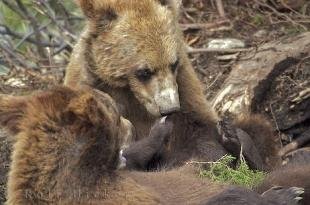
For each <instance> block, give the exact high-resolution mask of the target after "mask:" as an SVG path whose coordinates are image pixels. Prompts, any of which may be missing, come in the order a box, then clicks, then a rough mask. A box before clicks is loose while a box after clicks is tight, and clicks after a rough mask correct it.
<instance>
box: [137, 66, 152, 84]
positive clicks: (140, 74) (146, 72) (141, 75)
mask: <svg viewBox="0 0 310 205" xmlns="http://www.w3.org/2000/svg"><path fill="white" fill-rule="evenodd" d="M135 74H136V77H137V78H138V79H139V80H140V81H141V82H145V81H147V80H149V79H151V77H152V75H153V74H154V72H152V71H151V70H150V69H148V68H144V69H140V70H137V71H136V73H135Z"/></svg>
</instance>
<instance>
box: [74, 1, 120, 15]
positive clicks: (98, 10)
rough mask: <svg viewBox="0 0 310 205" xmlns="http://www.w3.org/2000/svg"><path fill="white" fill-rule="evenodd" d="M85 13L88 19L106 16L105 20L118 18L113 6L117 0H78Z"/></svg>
mask: <svg viewBox="0 0 310 205" xmlns="http://www.w3.org/2000/svg"><path fill="white" fill-rule="evenodd" d="M77 1H78V4H79V6H80V7H81V9H82V11H83V13H84V15H85V16H86V17H87V18H88V19H92V20H96V19H100V20H102V18H105V20H113V19H116V17H117V15H116V13H115V10H114V9H113V7H114V6H115V3H116V0H77Z"/></svg>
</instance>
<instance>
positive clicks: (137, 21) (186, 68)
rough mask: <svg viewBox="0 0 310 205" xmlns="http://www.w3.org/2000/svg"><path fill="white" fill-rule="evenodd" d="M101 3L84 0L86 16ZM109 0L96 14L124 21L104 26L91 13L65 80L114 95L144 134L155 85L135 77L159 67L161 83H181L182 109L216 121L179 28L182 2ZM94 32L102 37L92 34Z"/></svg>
mask: <svg viewBox="0 0 310 205" xmlns="http://www.w3.org/2000/svg"><path fill="white" fill-rule="evenodd" d="M96 2H101V1H80V5H81V7H82V9H83V11H84V13H85V15H87V13H90V11H89V10H88V9H89V8H88V7H87V5H93V7H96V6H98V4H97V3H96ZM109 2H114V3H111V4H110V3H109ZM109 2H107V3H104V5H100V6H99V7H98V8H97V7H96V9H95V11H97V10H98V11H100V12H98V13H97V14H98V15H99V16H100V15H101V16H103V15H104V14H105V13H106V12H105V11H106V9H111V10H113V11H114V12H115V13H116V15H118V18H122V19H124V20H122V21H119V20H115V21H113V20H112V21H111V22H110V23H109V24H108V26H105V27H104V28H100V26H98V25H99V24H100V21H98V20H97V18H94V17H91V16H89V17H88V23H87V27H86V29H85V31H84V32H83V34H82V35H81V38H80V40H79V42H78V43H77V45H76V47H75V49H74V51H73V54H72V58H71V60H70V63H69V65H68V67H67V73H66V77H65V84H66V85H69V86H77V85H79V84H88V85H91V86H93V87H97V88H99V89H101V90H103V91H105V92H107V93H109V94H110V95H111V96H112V97H113V98H114V99H115V100H116V102H118V103H119V104H121V108H123V109H121V111H122V114H123V115H124V116H125V117H126V118H128V119H129V120H130V121H131V122H132V123H133V124H134V126H135V127H136V128H138V130H139V132H141V133H138V135H137V136H138V138H140V137H141V136H144V135H145V134H147V133H148V131H149V129H150V125H151V124H153V123H154V121H155V119H156V117H157V116H154V115H153V114H150V113H149V112H148V111H147V110H146V108H145V106H146V103H147V101H148V100H149V98H151V96H148V93H152V90H153V89H154V86H153V84H152V83H151V82H150V83H146V84H141V83H140V82H138V81H137V80H136V79H135V78H134V76H133V75H132V73H133V72H134V71H136V70H137V69H138V68H139V67H143V66H144V65H146V64H147V65H148V66H149V67H150V69H152V70H154V71H156V74H155V76H154V78H156V81H157V80H158V81H159V82H162V78H163V77H164V76H171V78H170V80H171V82H172V81H175V82H176V83H177V86H178V92H179V98H180V104H181V110H182V112H184V113H186V115H190V116H192V117H194V118H195V119H197V120H198V121H199V122H202V123H206V124H214V123H215V122H216V121H217V119H218V118H217V115H216V114H215V112H214V111H213V109H212V108H211V107H210V106H209V105H208V102H207V101H206V100H205V96H204V95H203V92H202V91H203V89H202V84H201V82H200V81H199V80H198V78H197V76H196V74H195V72H194V70H193V68H192V66H191V64H190V62H189V59H188V57H187V54H186V49H185V45H184V42H183V40H182V33H181V31H180V29H179V26H178V22H177V21H178V15H177V13H178V7H179V6H180V5H179V4H180V1H177V0H172V1H169V2H170V3H169V5H172V7H167V6H162V5H160V3H159V1H156V0H142V1H141V0H129V1H109ZM92 3H94V4H92ZM93 7H92V8H93ZM92 13H95V12H94V11H92ZM125 15H126V16H125ZM98 27H99V28H98ZM100 29H101V30H100ZM94 35H95V36H97V35H98V37H97V38H93V36H94ZM122 35H123V36H122ZM177 58H179V66H178V69H177V73H176V74H175V75H176V76H174V74H173V73H171V71H170V68H169V65H170V64H171V63H173V62H174V61H175V60H176V59H177ZM154 81H155V80H154Z"/></svg>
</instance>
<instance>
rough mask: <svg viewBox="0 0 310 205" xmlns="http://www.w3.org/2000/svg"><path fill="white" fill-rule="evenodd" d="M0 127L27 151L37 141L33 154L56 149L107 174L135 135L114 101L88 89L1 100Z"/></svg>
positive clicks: (39, 93) (116, 165)
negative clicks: (102, 169) (93, 165)
mask: <svg viewBox="0 0 310 205" xmlns="http://www.w3.org/2000/svg"><path fill="white" fill-rule="evenodd" d="M0 125H1V127H4V128H5V129H6V130H7V131H8V133H9V134H11V135H13V136H14V137H13V140H16V141H19V142H20V141H26V143H28V142H29V146H30V144H31V142H32V141H36V140H37V141H36V143H37V145H36V146H33V147H34V148H35V149H38V147H40V146H42V149H43V150H48V149H49V147H55V146H56V147H57V148H56V149H59V150H61V149H63V150H68V151H66V152H65V154H64V157H68V158H69V157H71V159H77V160H81V161H84V162H86V163H89V161H92V162H97V164H98V165H100V164H101V165H100V166H104V167H105V168H107V169H116V168H117V167H118V166H119V163H121V161H119V160H118V159H119V150H120V149H121V146H122V145H124V144H125V143H127V141H131V139H129V138H130V137H131V135H132V133H131V128H132V127H131V126H132V125H131V123H130V122H129V121H128V120H126V119H124V118H123V117H121V116H120V114H119V112H118V109H117V107H116V104H115V102H114V101H113V99H112V98H111V97H110V96H109V95H107V94H105V93H102V92H100V91H98V90H94V89H91V88H88V87H84V88H82V89H79V90H73V89H70V88H67V87H63V86H59V87H56V88H53V89H51V90H48V91H40V92H37V93H35V94H33V95H29V96H8V95H0ZM55 139H56V140H55ZM39 142H40V143H39ZM44 144H45V145H44ZM30 147H31V146H30ZM40 149H41V148H40ZM70 150H71V151H70ZM90 150H91V151H90ZM34 152H35V151H34ZM37 152H42V151H37ZM43 153H45V151H43ZM45 154H46V155H48V154H49V153H45ZM84 155H85V156H84ZM46 157H47V156H46ZM86 158H87V159H86Z"/></svg>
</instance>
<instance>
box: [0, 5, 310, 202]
mask: <svg viewBox="0 0 310 205" xmlns="http://www.w3.org/2000/svg"><path fill="white" fill-rule="evenodd" d="M212 2H213V3H212ZM247 2H252V1H241V0H240V1H224V2H223V3H224V9H225V16H226V20H228V21H229V23H224V24H223V25H217V26H214V27H212V28H209V29H204V28H198V29H197V28H196V29H185V30H184V34H185V39H186V42H187V43H188V45H189V46H191V47H194V48H204V47H206V46H207V43H208V41H209V40H210V39H214V38H237V39H240V40H242V41H243V42H244V43H245V44H246V47H257V46H259V45H261V44H263V43H265V42H269V41H273V40H275V39H279V38H280V37H283V36H291V35H296V34H299V33H301V32H304V31H309V30H310V17H309V16H310V3H304V4H302V5H301V6H298V5H297V6H296V5H295V6H296V8H295V7H293V6H292V7H293V8H294V10H293V9H289V8H281V6H279V8H277V9H276V10H275V11H274V10H271V9H270V8H269V7H268V6H270V4H267V3H266V5H264V4H263V5H258V4H254V3H247ZM264 2H267V1H264ZM305 2H306V1H305ZM183 3H184V11H183V12H182V18H181V21H180V23H181V24H182V25H188V24H196V23H201V24H206V23H207V24H208V23H212V22H219V21H222V20H223V17H220V16H219V12H218V11H217V8H216V5H215V3H214V1H203V0H187V1H184V2H183ZM273 6H274V5H273ZM272 8H274V7H272ZM290 8H291V7H290ZM301 11H302V12H303V16H304V19H305V20H304V21H302V18H301V17H300V15H301V14H300V12H301ZM301 22H302V23H301ZM304 22H306V23H304ZM221 55H222V53H219V52H200V53H195V54H190V58H191V60H192V64H193V65H194V68H195V70H196V71H197V74H198V76H199V78H200V79H201V80H202V82H203V83H204V84H205V94H206V97H207V99H209V100H210V99H212V97H214V95H215V94H216V93H217V91H218V90H219V89H220V88H221V85H222V84H223V82H224V81H225V79H226V77H227V76H228V75H229V73H230V71H231V68H232V65H233V64H234V62H235V61H237V60H238V58H237V59H235V60H225V61H223V60H218V57H219V56H221ZM52 73H53V74H52V75H54V78H44V77H42V76H43V75H42V76H41V77H40V78H38V77H37V76H36V75H27V73H24V72H19V71H18V70H15V71H14V72H11V74H10V75H9V76H2V77H1V79H0V80H2V83H1V84H0V93H14V94H25V93H29V92H31V91H32V90H35V89H42V88H46V87H49V86H51V85H53V84H55V83H61V82H62V77H63V75H64V72H63V70H60V71H57V70H54V71H53V72H52ZM12 77H14V78H17V79H19V80H20V81H22V82H23V83H24V84H25V85H24V86H19V87H16V86H10V85H8V83H7V82H8V80H9V79H10V78H12ZM43 79H44V80H43ZM55 79H56V80H55ZM309 86H310V57H309V56H305V58H304V59H302V60H301V61H300V63H298V64H297V65H296V66H292V67H290V68H288V69H286V70H285V71H284V72H283V73H282V74H281V75H279V76H277V77H276V79H275V80H274V82H273V83H272V85H271V88H270V89H269V90H268V91H267V93H266V94H265V98H264V99H263V100H262V101H261V102H260V103H259V104H258V105H257V106H256V108H255V110H254V111H255V112H258V113H263V114H265V115H266V116H268V118H269V119H270V120H271V121H272V122H273V124H274V128H275V130H277V131H278V132H279V133H280V134H281V137H282V141H283V143H284V144H286V143H288V142H289V141H290V140H292V139H293V138H296V137H298V136H299V135H300V134H302V133H304V132H305V131H306V130H309V129H310V113H309V110H310V107H309V105H310V103H309V101H310V99H309V98H308V99H306V100H305V101H303V102H302V103H301V104H302V105H300V106H298V109H299V110H298V112H304V113H305V112H308V114H307V116H306V117H305V118H304V119H301V120H299V121H298V122H296V120H295V121H294V122H293V121H292V120H290V119H291V118H292V115H294V114H295V113H296V112H292V109H291V108H290V106H291V99H292V98H294V97H296V95H297V94H298V93H299V92H300V91H301V90H303V89H304V88H305V87H309ZM303 103H304V105H303ZM0 152H1V154H0V165H1V169H0V204H2V203H3V201H4V195H3V190H4V189H5V181H6V172H7V169H8V163H7V162H8V158H9V153H10V143H8V142H7V140H6V138H5V137H3V134H1V133H0ZM1 193H2V195H1Z"/></svg>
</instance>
